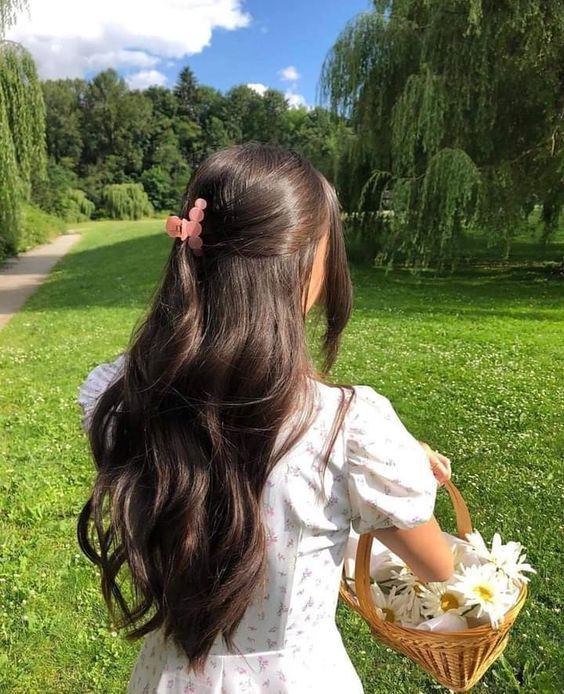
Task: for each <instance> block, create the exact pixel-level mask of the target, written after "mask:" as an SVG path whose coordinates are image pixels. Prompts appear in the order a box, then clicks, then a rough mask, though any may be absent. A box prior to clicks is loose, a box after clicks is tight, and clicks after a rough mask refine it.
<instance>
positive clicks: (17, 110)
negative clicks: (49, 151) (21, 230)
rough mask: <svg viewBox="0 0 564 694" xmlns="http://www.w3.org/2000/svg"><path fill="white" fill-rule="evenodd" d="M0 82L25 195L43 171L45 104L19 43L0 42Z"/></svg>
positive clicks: (31, 61)
mask: <svg viewBox="0 0 564 694" xmlns="http://www.w3.org/2000/svg"><path fill="white" fill-rule="evenodd" d="M0 82H1V83H2V89H3V92H4V98H5V109H6V115H7V118H8V124H9V128H10V132H11V133H12V140H13V142H14V150H15V154H16V160H17V162H18V171H19V177H20V180H21V183H22V184H23V186H24V189H25V195H26V198H29V195H30V193H31V183H32V180H33V179H34V178H35V179H41V178H43V177H44V175H45V168H46V164H47V160H46V155H45V151H46V150H45V104H44V102H43V94H42V91H41V83H40V81H39V77H38V76H37V71H36V69H35V63H34V62H33V58H32V57H31V55H30V54H29V53H28V52H27V51H26V50H25V49H24V48H23V47H22V46H20V45H19V44H14V43H10V42H4V43H3V44H0Z"/></svg>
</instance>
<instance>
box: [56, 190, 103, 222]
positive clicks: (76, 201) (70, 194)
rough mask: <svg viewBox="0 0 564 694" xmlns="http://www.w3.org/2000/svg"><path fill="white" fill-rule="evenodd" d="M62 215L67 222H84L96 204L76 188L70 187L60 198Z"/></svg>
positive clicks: (91, 213)
mask: <svg viewBox="0 0 564 694" xmlns="http://www.w3.org/2000/svg"><path fill="white" fill-rule="evenodd" d="M61 202H62V215H61V216H62V217H63V219H64V220H65V221H67V222H85V221H87V220H88V219H90V218H91V217H92V215H93V214H94V210H95V209H96V206H95V205H94V203H93V202H92V201H91V200H89V199H88V198H87V197H86V193H85V192H84V191H83V190H80V189H78V188H71V189H70V190H69V191H67V194H66V196H65V197H63V198H62V200H61Z"/></svg>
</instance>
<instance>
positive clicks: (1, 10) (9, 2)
mask: <svg viewBox="0 0 564 694" xmlns="http://www.w3.org/2000/svg"><path fill="white" fill-rule="evenodd" d="M28 4H29V3H28V0H0V38H2V37H3V36H4V34H5V32H6V29H7V28H8V27H9V26H11V25H12V24H13V23H14V22H15V20H16V17H17V13H18V12H20V11H21V10H23V9H24V8H26V7H27V6H28Z"/></svg>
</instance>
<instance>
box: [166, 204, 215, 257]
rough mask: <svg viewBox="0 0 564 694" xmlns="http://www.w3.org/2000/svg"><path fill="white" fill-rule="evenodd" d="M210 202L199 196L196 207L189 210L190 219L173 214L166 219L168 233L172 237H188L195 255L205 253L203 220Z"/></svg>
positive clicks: (182, 239) (189, 244)
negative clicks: (203, 247)
mask: <svg viewBox="0 0 564 694" xmlns="http://www.w3.org/2000/svg"><path fill="white" fill-rule="evenodd" d="M207 206H208V203H207V202H206V201H205V200H204V198H198V199H197V200H196V201H195V202H194V207H192V209H191V210H190V212H188V219H181V218H180V217H177V216H176V215H171V216H170V217H168V219H167V220H166V225H165V229H166V233H167V234H168V235H169V236H172V237H179V238H180V240H181V241H185V240H186V239H188V246H189V247H190V248H191V249H192V252H193V253H194V255H203V251H202V239H201V238H200V236H201V233H202V225H201V222H202V220H203V219H204V210H205V209H206V207H207Z"/></svg>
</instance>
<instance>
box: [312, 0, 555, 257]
mask: <svg viewBox="0 0 564 694" xmlns="http://www.w3.org/2000/svg"><path fill="white" fill-rule="evenodd" d="M515 46H519V50H515ZM562 64H564V5H563V4H562V3H546V2H543V1H542V0H520V1H519V2H514V3H484V2H481V0H473V1H472V2H471V3H468V2H466V0H449V1H448V2H444V3H443V2H441V3H432V2H429V1H428V0H401V1H399V0H388V1H385V0H375V1H374V9H373V10H372V11H367V12H364V13H362V14H360V15H359V16H358V17H356V18H355V19H353V20H351V22H349V24H348V25H347V26H346V27H345V29H344V31H343V32H342V34H341V36H340V37H339V39H338V40H337V42H336V44H335V45H334V47H333V49H332V51H331V52H330V54H329V55H328V57H327V59H326V60H325V63H324V65H323V70H322V79H321V93H322V96H323V97H324V98H325V99H327V100H328V101H329V104H330V106H331V109H332V110H333V111H334V112H336V113H340V114H341V115H343V116H344V117H346V118H347V120H348V121H349V123H350V125H351V127H352V129H353V131H354V138H352V139H351V140H350V141H349V145H348V147H349V149H350V154H349V155H348V156H345V157H343V159H346V161H347V164H348V166H347V173H348V176H349V179H350V181H351V183H350V184H349V185H348V187H347V188H346V189H345V192H346V194H345V195H344V203H345V207H346V208H347V210H349V211H353V210H355V209H358V210H359V211H361V212H369V211H372V212H375V211H378V210H379V209H380V208H381V200H382V195H383V194H384V192H385V191H392V192H393V210H394V213H395V215H394V217H393V229H392V232H393V233H387V231H386V229H385V228H384V225H383V224H377V225H376V226H375V227H374V228H373V229H372V233H375V234H376V235H377V236H378V237H379V238H380V241H381V242H382V244H383V245H384V246H385V248H384V250H385V255H386V256H387V257H388V260H389V262H393V261H394V260H395V259H398V258H401V259H402V260H405V261H406V262H408V263H409V264H411V265H414V266H418V265H424V266H427V265H429V264H431V263H433V264H438V265H439V266H442V265H446V264H449V263H452V262H453V261H454V260H455V258H456V255H457V252H458V251H457V249H458V248H459V246H460V244H459V241H460V239H461V238H462V237H463V236H464V234H465V233H466V232H467V230H468V229H469V228H470V227H471V226H472V225H476V226H477V227H480V228H483V229H487V230H488V233H489V234H494V235H496V237H497V238H498V239H503V240H504V241H506V242H507V243H509V241H510V239H511V237H512V236H514V235H515V233H517V232H518V231H519V229H520V228H522V226H523V224H525V222H526V217H527V215H528V213H529V212H530V211H531V209H532V208H533V206H534V205H535V204H538V203H540V204H542V205H543V207H544V210H545V211H544V213H543V220H544V222H545V237H546V238H549V237H550V235H551V234H553V233H554V231H555V229H556V226H557V220H558V218H559V213H560V210H561V209H562V207H563V205H564V177H563V172H564V130H563V128H562V125H563V119H564V82H563V77H562V70H561V66H562ZM454 153H456V154H454ZM463 155H464V156H463ZM442 167H444V170H443V171H442V173H441V172H440V171H439V169H440V168H442ZM373 174H376V175H373ZM355 189H356V191H364V192H365V195H360V196H359V195H358V193H356V192H355ZM349 191H350V192H349ZM366 193H370V194H366ZM439 195H440V196H444V198H445V199H443V200H437V199H432V196H439ZM368 218H369V217H367V219H368ZM406 250H408V252H407V254H406Z"/></svg>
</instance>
